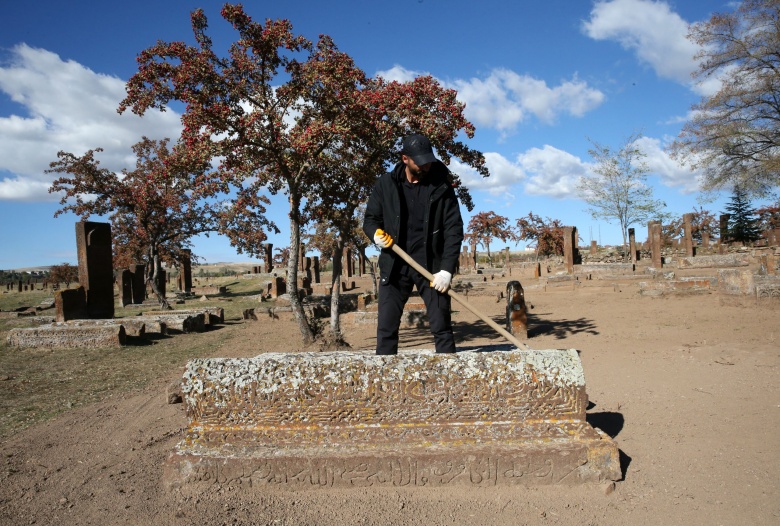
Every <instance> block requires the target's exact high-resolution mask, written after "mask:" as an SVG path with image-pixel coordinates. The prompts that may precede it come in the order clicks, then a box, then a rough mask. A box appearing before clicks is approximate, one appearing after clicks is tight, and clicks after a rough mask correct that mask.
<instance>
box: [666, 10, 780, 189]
mask: <svg viewBox="0 0 780 526" xmlns="http://www.w3.org/2000/svg"><path fill="white" fill-rule="evenodd" d="M688 39H689V40H691V41H692V42H694V43H696V44H697V45H698V46H699V49H701V51H699V53H698V54H697V55H696V59H697V60H698V61H699V69H698V70H697V71H696V72H695V73H694V78H695V79H696V80H698V81H700V82H708V81H717V82H719V86H720V88H719V90H718V91H717V92H716V93H714V94H712V95H707V96H704V97H703V98H702V100H701V101H700V102H699V103H698V104H696V105H694V106H693V111H692V112H691V115H692V117H691V119H690V121H688V122H687V123H686V124H685V125H684V126H683V128H682V131H681V132H680V136H679V137H678V139H677V140H676V141H675V142H674V143H672V144H671V145H670V151H671V154H672V157H673V158H676V159H678V160H680V161H682V162H684V163H686V164H688V165H689V166H690V167H691V169H696V170H701V171H702V173H703V175H704V180H703V188H704V189H705V190H718V189H722V188H728V187H732V186H734V185H738V186H739V187H740V188H741V189H742V191H743V192H745V193H746V194H748V195H751V196H763V195H765V194H766V193H767V192H768V191H770V190H771V189H772V188H773V187H776V186H777V185H778V184H780V101H778V93H780V53H778V49H780V2H778V1H777V0H743V1H742V2H740V3H739V5H738V7H737V9H736V10H735V11H734V12H732V13H715V14H713V15H712V17H711V18H710V19H709V20H707V21H705V22H699V23H696V24H693V25H691V26H690V28H689V32H688Z"/></svg>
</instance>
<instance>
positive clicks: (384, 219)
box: [363, 161, 463, 283]
mask: <svg viewBox="0 0 780 526" xmlns="http://www.w3.org/2000/svg"><path fill="white" fill-rule="evenodd" d="M405 170H406V165H404V164H403V163H398V164H396V165H395V168H393V169H392V170H391V171H390V172H388V173H386V174H384V175H382V176H381V177H380V178H379V179H378V180H377V182H376V184H375V185H374V189H373V190H372V192H371V196H370V197H369V198H368V205H367V206H366V217H365V220H364V221H363V232H365V234H366V235H367V236H368V239H370V240H372V241H373V239H374V233H375V232H376V230H377V229H378V228H381V229H382V230H384V231H385V232H387V233H388V234H390V236H391V237H392V238H393V240H397V239H399V234H400V232H399V231H400V228H401V199H403V197H402V196H403V189H402V188H401V184H402V183H403V178H405V177H406V171H405ZM448 175H449V170H448V169H447V167H446V166H445V165H444V164H443V163H442V162H441V161H437V162H435V163H433V164H432V165H431V167H430V169H429V171H428V174H427V176H426V177H427V178H428V180H429V184H431V185H432V189H431V194H430V199H429V201H428V203H427V211H426V214H425V217H426V218H427V219H426V220H425V228H424V232H425V245H426V249H427V250H426V252H427V257H426V262H427V264H426V265H425V266H426V268H427V269H428V270H429V271H430V272H431V273H432V274H435V273H437V272H438V271H440V270H446V271H447V272H449V273H450V274H455V268H456V266H457V264H458V257H459V255H460V247H461V243H462V242H463V219H462V218H461V216H460V207H459V206H458V198H457V196H456V195H455V190H453V188H452V185H451V184H450V180H449V178H448ZM402 263H403V260H402V259H401V258H400V257H398V256H396V255H395V253H393V251H392V250H391V249H390V250H388V249H382V253H381V254H380V255H379V276H380V280H381V282H382V283H386V282H387V279H388V278H389V277H390V273H391V272H392V270H393V267H394V266H395V265H399V264H402Z"/></svg>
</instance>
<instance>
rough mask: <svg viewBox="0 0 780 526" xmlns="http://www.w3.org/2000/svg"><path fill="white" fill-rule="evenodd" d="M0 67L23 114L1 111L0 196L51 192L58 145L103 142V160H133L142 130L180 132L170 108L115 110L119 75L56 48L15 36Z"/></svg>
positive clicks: (73, 147)
mask: <svg viewBox="0 0 780 526" xmlns="http://www.w3.org/2000/svg"><path fill="white" fill-rule="evenodd" d="M9 58H10V60H9V61H8V62H7V64H5V65H3V66H2V67H0V91H2V92H4V93H5V94H6V95H7V96H8V97H9V98H10V99H11V100H12V101H14V102H15V103H17V104H19V105H21V106H22V107H23V109H24V112H25V114H24V115H8V116H3V117H0V173H3V172H10V174H11V176H10V177H8V176H7V177H5V178H4V179H1V180H0V199H6V200H20V201H40V200H53V199H54V198H55V196H51V195H49V194H48V193H47V189H48V187H49V185H50V184H51V182H52V181H53V180H54V177H53V176H52V175H49V174H45V173H44V170H46V169H47V168H48V167H49V163H50V162H52V161H56V160H57V152H58V151H60V150H64V151H67V152H71V153H73V154H75V155H82V154H83V153H84V152H86V151H87V150H89V149H94V148H98V147H101V148H103V149H104V150H105V151H104V152H103V153H102V154H100V156H99V160H100V161H101V166H102V167H105V168H108V169H111V170H116V171H118V170H120V169H121V168H133V167H134V166H135V157H134V156H133V155H132V151H131V146H132V145H133V144H135V143H136V142H138V141H139V140H141V137H142V136H143V135H146V136H148V137H150V138H154V139H161V138H163V137H170V138H172V139H175V138H176V137H178V135H179V133H180V130H181V125H180V122H179V115H178V114H176V113H175V112H173V111H170V110H169V111H168V112H165V113H160V112H157V111H150V112H147V114H146V115H145V116H144V117H143V118H141V117H138V116H136V115H134V114H132V113H131V112H126V113H125V114H123V115H119V114H117V112H116V109H117V107H118V106H119V102H120V101H121V100H122V99H123V98H124V97H125V81H123V80H121V79H119V78H116V77H111V76H108V75H102V74H99V73H95V72H93V71H92V70H90V69H88V68H86V67H84V66H82V65H81V64H78V63H76V62H74V61H64V60H62V59H61V58H60V57H59V56H58V55H56V54H55V53H52V52H50V51H46V50H43V49H36V48H32V47H29V46H27V45H26V44H20V45H18V46H16V47H14V48H13V49H12V50H11V53H10V57H9Z"/></svg>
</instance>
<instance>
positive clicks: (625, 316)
mask: <svg viewBox="0 0 780 526" xmlns="http://www.w3.org/2000/svg"><path fill="white" fill-rule="evenodd" d="M526 299H527V301H529V302H530V303H533V304H534V309H533V310H532V311H531V317H530V324H531V326H532V327H531V336H532V338H531V339H530V341H529V343H530V344H531V346H532V347H533V348H536V349H548V348H576V349H579V350H581V351H582V354H581V356H582V360H583V366H584V369H585V374H586V379H587V388H588V394H589V396H590V400H591V401H592V403H593V404H594V405H593V407H592V408H591V409H590V410H589V415H590V417H589V418H590V420H591V423H592V424H593V425H596V426H598V427H600V428H602V429H604V430H605V431H606V432H607V433H609V434H610V435H612V436H614V437H615V439H616V440H617V442H618V445H619V447H620V449H621V451H622V454H623V455H622V456H623V458H622V460H623V464H624V470H625V480H624V481H622V482H619V483H618V484H617V487H616V490H615V491H614V492H613V493H612V494H610V495H606V494H605V493H604V491H603V488H602V487H599V486H582V487H574V488H572V487H549V488H532V489H528V488H492V489H488V488H484V489H473V488H461V489H458V488H444V489H443V488H435V489H434V488H415V489H413V490H406V489H381V490H371V489H361V490H350V491H346V490H311V491H304V492H283V491H269V490H262V491H258V490H255V491H254V492H247V491H242V490H235V489H233V490H223V489H219V488H217V487H215V486H199V487H189V488H186V489H184V490H180V491H175V492H167V491H165V490H164V489H163V485H162V481H161V474H162V462H163V460H164V458H165V457H166V456H167V455H168V453H169V452H170V451H171V450H172V449H173V447H174V445H175V444H176V442H177V441H178V440H179V438H180V435H181V431H182V429H183V428H184V426H185V425H186V420H185V416H184V412H183V406H182V405H168V404H167V403H166V401H165V397H164V392H165V386H166V384H167V383H168V382H169V381H170V380H171V379H172V378H176V377H177V375H179V374H180V369H177V370H171V371H170V373H169V374H166V375H165V377H162V378H160V379H159V381H157V382H156V383H155V384H154V385H152V386H150V387H149V388H148V389H146V390H144V391H142V392H135V393H131V394H130V395H128V396H121V397H119V396H116V397H114V398H111V399H109V400H107V401H104V402H101V403H99V404H95V405H91V406H87V407H83V408H80V409H76V410H72V411H70V412H68V413H66V414H64V415H62V416H60V417H58V418H56V419H54V420H51V421H49V422H46V423H44V424H41V425H38V426H35V427H33V428H30V429H27V430H25V431H23V432H20V433H17V434H16V435H14V436H12V437H10V438H7V439H5V440H4V441H3V442H2V443H0V459H1V460H2V463H3V466H2V469H1V470H0V523H1V524H9V525H10V524H13V525H17V524H100V525H105V524H209V525H211V524H290V525H292V524H317V525H342V524H375V525H384V524H420V525H426V526H436V525H445V524H447V525H449V524H457V523H470V524H492V525H496V526H501V525H516V524H594V525H595V524H598V525H604V524H606V525H612V524H614V525H624V524H632V525H650V524H653V525H655V524H664V523H666V524H707V525H710V524H780V500H779V499H778V498H777V496H778V494H780V477H778V472H780V439H778V433H779V432H780V390H779V389H778V374H779V373H780V342H779V341H778V340H780V325H778V322H777V320H778V314H780V309H778V308H777V307H776V306H773V307H771V308H767V307H762V308H758V307H737V306H728V305H726V306H721V305H720V304H719V300H718V296H717V295H716V294H713V295H704V296H687V297H676V298H668V299H667V298H647V297H641V296H639V295H638V294H637V289H636V286H635V285H630V284H629V285H626V286H624V287H623V290H622V292H614V291H613V290H612V289H611V288H595V287H594V288H588V287H583V288H582V289H581V290H578V291H576V292H571V291H563V290H556V291H551V292H543V291H542V290H541V289H535V290H529V291H527V293H526ZM472 301H473V302H474V303H475V304H476V305H477V306H478V307H479V308H481V309H483V310H485V311H487V312H490V313H495V315H496V317H497V319H498V317H499V316H500V314H501V310H502V309H503V305H502V304H498V303H496V299H495V298H492V297H474V298H473V299H472ZM455 321H456V332H457V334H458V336H459V338H460V339H461V341H460V342H459V344H458V345H459V347H465V346H469V345H479V344H480V343H482V344H484V343H488V342H497V341H500V340H499V337H497V336H494V335H493V334H492V333H491V331H490V329H488V328H487V327H485V326H480V325H479V324H477V323H475V318H474V317H473V316H472V315H470V314H469V313H467V312H465V311H464V312H459V313H456V314H455ZM345 329H346V333H347V340H348V341H349V342H351V343H352V344H353V346H354V347H355V348H371V346H372V345H373V341H374V340H373V328H371V327H368V326H355V325H349V326H346V327H345ZM217 341H218V343H217V344H215V349H214V352H213V355H215V356H253V355H256V354H258V353H261V352H269V351H293V350H298V348H297V346H298V338H297V333H296V328H295V326H294V324H293V323H292V322H291V321H287V320H277V321H271V320H264V321H259V322H248V323H242V324H235V325H230V326H228V327H225V328H223V329H221V330H220V331H219V339H218V340H217ZM402 344H403V345H404V346H406V347H407V348H419V347H421V346H422V347H431V346H432V341H431V338H430V336H429V335H428V334H427V333H426V331H424V330H407V331H405V332H404V333H403V342H402ZM183 365H184V364H182V366H183ZM128 366H130V367H131V366H132V364H128Z"/></svg>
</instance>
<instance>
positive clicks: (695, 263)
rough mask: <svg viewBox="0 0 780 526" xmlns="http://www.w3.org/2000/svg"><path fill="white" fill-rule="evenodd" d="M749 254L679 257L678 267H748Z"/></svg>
mask: <svg viewBox="0 0 780 526" xmlns="http://www.w3.org/2000/svg"><path fill="white" fill-rule="evenodd" d="M748 264H749V256H748V255H747V254H724V255H722V256H721V255H712V256H696V257H686V258H679V259H678V260H677V268H729V267H747V266H748Z"/></svg>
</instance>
